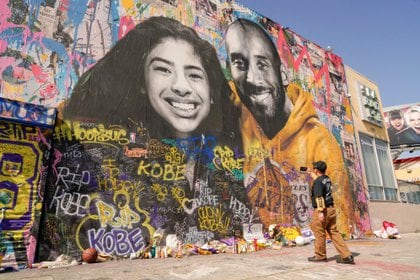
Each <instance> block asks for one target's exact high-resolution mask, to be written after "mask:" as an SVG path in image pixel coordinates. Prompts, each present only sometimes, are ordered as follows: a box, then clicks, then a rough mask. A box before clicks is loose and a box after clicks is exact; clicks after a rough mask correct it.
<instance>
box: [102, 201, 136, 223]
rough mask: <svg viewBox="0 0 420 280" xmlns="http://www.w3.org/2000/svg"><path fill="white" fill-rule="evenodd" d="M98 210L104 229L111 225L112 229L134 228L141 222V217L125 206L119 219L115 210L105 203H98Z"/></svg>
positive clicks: (120, 212)
mask: <svg viewBox="0 0 420 280" xmlns="http://www.w3.org/2000/svg"><path fill="white" fill-rule="evenodd" d="M96 207H97V209H98V214H99V221H100V223H101V226H102V227H105V226H106V225H110V226H112V227H126V228H128V229H131V228H133V224H135V223H138V222H139V221H140V216H139V214H137V213H136V212H134V211H133V210H131V209H130V207H129V206H128V204H125V205H124V206H123V207H122V208H121V209H120V211H119V217H116V216H115V215H116V213H115V210H114V208H113V207H112V206H111V205H108V204H106V203H105V202H103V201H98V202H97V203H96Z"/></svg>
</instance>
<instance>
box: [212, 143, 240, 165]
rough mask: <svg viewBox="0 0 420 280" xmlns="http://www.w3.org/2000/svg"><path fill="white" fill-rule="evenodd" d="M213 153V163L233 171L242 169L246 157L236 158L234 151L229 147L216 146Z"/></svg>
mask: <svg viewBox="0 0 420 280" xmlns="http://www.w3.org/2000/svg"><path fill="white" fill-rule="evenodd" d="M213 153H214V158H213V164H214V166H216V168H217V169H219V170H229V171H232V170H233V169H242V167H243V163H244V159H243V158H238V159H236V158H235V154H234V152H233V151H232V150H231V149H230V148H229V147H227V146H225V147H221V146H216V147H215V148H214V149H213Z"/></svg>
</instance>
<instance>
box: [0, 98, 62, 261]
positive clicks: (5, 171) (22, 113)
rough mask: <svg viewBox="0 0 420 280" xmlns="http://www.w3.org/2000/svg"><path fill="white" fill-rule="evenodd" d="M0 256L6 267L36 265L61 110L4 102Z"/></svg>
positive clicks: (1, 103) (1, 113) (0, 115)
mask: <svg viewBox="0 0 420 280" xmlns="http://www.w3.org/2000/svg"><path fill="white" fill-rule="evenodd" d="M0 108H1V111H0V209H1V217H0V221H1V227H0V231H1V236H0V253H1V254H2V256H3V265H7V266H12V267H15V268H18V267H25V266H26V265H28V264H31V263H33V261H34V259H35V250H36V246H37V241H38V236H39V225H40V219H41V210H42V206H43V201H44V199H43V195H44V189H45V182H46V176H47V168H48V160H49V155H50V149H51V136H52V131H53V130H52V127H53V121H54V120H55V114H56V111H55V109H47V108H44V107H42V106H37V105H32V104H28V103H23V102H18V101H12V100H8V99H4V98H0Z"/></svg>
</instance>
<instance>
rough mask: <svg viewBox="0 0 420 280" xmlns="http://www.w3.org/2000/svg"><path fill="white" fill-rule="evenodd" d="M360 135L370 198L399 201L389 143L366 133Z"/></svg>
mask: <svg viewBox="0 0 420 280" xmlns="http://www.w3.org/2000/svg"><path fill="white" fill-rule="evenodd" d="M359 137H360V144H361V146H362V154H363V163H364V165H365V172H366V179H367V183H368V187H369V197H370V199H371V200H392V201H398V193H397V188H396V186H395V180H394V170H393V169H392V160H391V157H390V154H389V151H388V145H387V143H386V142H385V141H382V140H380V139H377V138H373V137H370V136H367V135H364V134H360V136H359Z"/></svg>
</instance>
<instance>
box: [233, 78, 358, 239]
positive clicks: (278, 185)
mask: <svg viewBox="0 0 420 280" xmlns="http://www.w3.org/2000/svg"><path fill="white" fill-rule="evenodd" d="M287 94H288V96H289V98H290V100H291V102H292V104H293V110H292V112H291V114H290V116H289V119H288V121H287V123H286V125H285V126H284V128H283V129H281V130H280V131H279V132H278V133H277V134H276V135H275V136H274V137H273V138H272V139H268V138H267V137H266V136H265V135H264V132H263V131H262V130H261V129H260V127H259V126H258V123H257V121H256V120H255V118H254V117H253V115H252V114H251V112H250V111H249V110H248V108H246V107H245V105H243V104H241V105H240V106H241V108H242V116H241V130H242V137H243V145H244V152H245V154H246V155H247V157H246V160H245V164H244V174H245V178H246V179H245V187H246V188H247V193H248V197H249V199H250V201H251V203H252V204H253V206H254V207H256V208H258V214H259V218H260V220H261V222H262V223H263V224H264V226H266V227H268V226H269V225H270V224H273V223H293V222H296V218H298V217H297V216H299V211H300V212H301V213H300V214H302V213H303V212H304V211H305V209H302V207H303V208H305V207H306V206H307V207H310V202H309V201H310V200H309V199H310V189H309V188H310V186H311V179H310V176H308V175H307V174H305V173H302V172H300V171H299V168H300V167H301V166H306V167H312V163H313V162H315V161H319V160H323V161H325V162H326V163H327V165H328V168H327V171H326V174H327V175H328V176H330V178H331V180H332V183H333V197H334V203H335V208H336V210H337V213H338V219H337V225H338V230H339V231H340V232H342V233H346V234H348V233H349V224H350V218H351V217H353V213H351V212H353V207H352V201H353V200H352V196H351V193H350V186H349V177H348V173H347V169H346V166H345V164H344V160H343V155H342V150H341V148H340V146H339V144H338V143H337V141H336V139H335V138H334V137H333V135H332V134H331V133H330V132H329V130H328V129H327V128H326V127H325V125H324V124H322V123H321V122H320V120H319V118H318V115H317V113H316V111H315V108H314V106H313V104H312V96H311V95H310V93H308V92H305V91H303V90H302V89H301V88H300V87H299V86H297V85H294V84H290V85H289V86H288V88H287ZM237 98H238V96H236V97H235V101H236V102H235V103H236V104H238V103H239V102H238V99H237ZM297 189H299V193H300V197H299V196H296V190H297ZM302 190H303V192H302ZM306 192H307V196H306ZM302 194H303V195H302ZM302 198H303V200H302ZM305 200H307V201H305ZM305 203H306V204H307V205H304V204H305ZM296 205H298V207H296ZM306 210H308V209H306ZM303 215H305V214H304V213H303ZM308 222H309V221H308Z"/></svg>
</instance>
